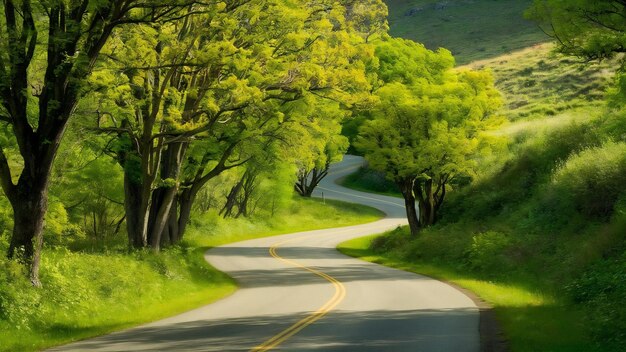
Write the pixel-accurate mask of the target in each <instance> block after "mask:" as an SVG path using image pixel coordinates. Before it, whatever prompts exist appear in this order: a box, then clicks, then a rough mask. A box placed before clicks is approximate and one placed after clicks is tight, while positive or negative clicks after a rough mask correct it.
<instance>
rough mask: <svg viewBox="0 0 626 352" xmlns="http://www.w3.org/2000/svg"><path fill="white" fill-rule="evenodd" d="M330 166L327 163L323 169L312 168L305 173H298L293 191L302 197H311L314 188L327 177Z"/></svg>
mask: <svg viewBox="0 0 626 352" xmlns="http://www.w3.org/2000/svg"><path fill="white" fill-rule="evenodd" d="M329 168H330V164H329V163H327V164H326V165H325V167H324V168H323V169H318V168H314V169H313V170H311V171H309V172H308V173H307V172H300V173H299V175H298V182H297V183H296V186H295V190H296V192H298V194H300V195H301V196H303V197H309V198H310V197H311V195H313V191H314V190H315V187H317V185H319V183H320V182H321V181H322V180H323V179H324V178H325V177H326V176H327V175H328V169H329Z"/></svg>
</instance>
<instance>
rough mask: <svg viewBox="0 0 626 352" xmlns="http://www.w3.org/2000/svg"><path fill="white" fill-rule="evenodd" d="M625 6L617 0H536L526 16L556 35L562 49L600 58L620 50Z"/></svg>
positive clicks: (623, 40)
mask: <svg viewBox="0 0 626 352" xmlns="http://www.w3.org/2000/svg"><path fill="white" fill-rule="evenodd" d="M625 9H626V5H625V4H624V3H623V2H621V1H616V0H607V1H594V0H574V1H562V0H535V1H534V3H533V6H532V7H531V8H530V9H529V10H528V11H527V13H526V16H527V17H528V18H530V19H533V20H535V21H537V22H538V23H539V24H540V25H541V26H542V28H543V29H544V30H545V31H546V32H547V33H549V34H550V35H552V36H553V37H554V38H556V39H558V43H559V49H560V50H561V51H562V52H565V53H568V54H571V55H576V56H580V57H585V58H590V59H597V58H599V59H602V58H607V57H612V56H614V55H615V54H616V53H621V52H623V48H624V46H625V44H626V42H625V39H624V34H625V33H626V24H625V23H624V19H623V17H622V15H621V14H622V13H623V12H624V10H625Z"/></svg>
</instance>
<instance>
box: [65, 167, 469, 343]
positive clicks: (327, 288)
mask: <svg viewBox="0 0 626 352" xmlns="http://www.w3.org/2000/svg"><path fill="white" fill-rule="evenodd" d="M362 163H363V160H362V159H361V158H358V157H352V156H347V157H346V159H345V160H344V162H342V163H340V164H337V165H334V166H333V168H332V172H331V174H330V175H329V176H328V177H327V179H326V180H325V181H324V182H323V183H322V184H321V185H320V187H319V189H318V191H317V193H316V196H320V197H321V196H322V192H323V196H324V197H325V198H327V199H328V198H333V199H340V200H347V201H351V202H355V203H362V204H365V205H369V206H372V207H376V208H378V209H380V210H382V211H384V212H385V213H387V214H388V216H387V218H385V219H383V220H380V221H377V222H374V223H370V224H365V225H359V226H351V227H345V228H336V229H330V230H318V231H310V232H302V233H294V234H289V235H283V236H277V237H270V238H263V239H257V240H251V241H245V242H239V243H234V244H230V245H226V246H223V247H218V248H214V249H212V250H210V251H208V252H207V253H206V255H205V258H206V260H208V261H209V262H210V263H211V264H212V265H214V266H215V267H217V268H219V269H220V270H222V271H225V272H227V273H228V274H229V275H231V276H232V277H234V278H235V279H236V280H237V281H238V282H239V284H240V286H241V288H240V289H239V290H238V291H237V292H236V293H234V294H233V295H231V296H229V297H227V298H225V299H222V300H220V301H218V302H216V303H214V304H211V305H208V306H205V307H202V308H199V309H196V310H193V311H190V312H187V313H184V314H181V315H178V316H175V317H171V318H168V319H164V320H161V321H157V322H154V323H151V324H147V325H143V326H140V327H137V328H133V329H130V330H125V331H122V332H118V333H113V334H110V335H106V336H102V337H98V338H94V339H90V340H85V341H81V342H77V343H74V344H71V345H66V346H63V347H60V348H57V349H54V350H55V351H173V350H176V351H267V350H273V349H275V350H284V351H419V352H428V351H433V352H434V351H437V352H442V351H453V352H461V351H478V350H479V348H480V341H479V312H478V309H477V307H476V306H475V304H474V303H473V302H472V300H471V299H470V298H468V297H467V296H465V295H464V294H462V293H461V292H459V291H457V290H456V289H454V288H452V287H451V286H448V285H447V284H444V283H442V282H439V281H436V280H433V279H430V278H427V277H424V276H420V275H415V274H412V273H407V272H404V271H400V270H395V269H391V268H386V267H383V266H380V265H376V264H371V263H366V262H363V261H360V260H357V259H353V258H349V257H346V256H344V255H342V254H340V253H339V252H337V251H336V250H335V247H336V245H337V244H339V243H340V242H343V241H345V240H348V239H351V238H356V237H361V236H365V235H369V234H375V233H380V232H383V231H385V230H389V229H393V228H395V227H397V226H398V225H401V224H405V223H406V220H405V216H404V209H403V206H402V202H401V201H399V200H398V199H396V198H391V197H385V196H378V195H372V194H368V193H362V192H355V191H352V190H348V189H346V188H343V187H340V186H338V185H336V184H335V183H334V181H335V180H336V179H338V178H340V177H342V176H345V175H347V174H349V173H350V172H352V171H354V170H355V169H356V168H358V167H359V166H360V165H361V164H362Z"/></svg>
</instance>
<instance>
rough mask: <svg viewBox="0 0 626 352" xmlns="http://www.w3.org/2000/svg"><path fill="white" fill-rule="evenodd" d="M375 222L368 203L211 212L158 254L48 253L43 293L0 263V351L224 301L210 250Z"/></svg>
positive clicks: (226, 281)
mask: <svg viewBox="0 0 626 352" xmlns="http://www.w3.org/2000/svg"><path fill="white" fill-rule="evenodd" d="M380 217H382V213H380V212H378V211H377V210H374V209H371V208H368V207H365V206H360V205H354V204H348V203H343V202H337V201H326V204H323V203H322V202H321V201H319V200H315V199H300V198H297V199H294V201H293V202H292V203H291V206H290V207H288V208H285V209H284V210H282V211H280V212H279V213H277V214H275V216H273V217H259V218H253V219H228V220H224V219H221V218H219V217H218V216H217V215H216V214H214V213H212V212H209V213H208V214H205V215H203V216H198V217H196V220H195V222H194V224H193V225H192V227H191V228H190V232H189V234H188V239H187V240H186V241H185V242H184V243H183V244H181V245H179V246H176V247H174V248H169V249H166V250H164V251H163V252H161V253H158V254H155V253H152V252H150V251H138V252H131V253H128V252H127V251H126V250H125V249H124V248H123V247H116V245H113V247H112V248H107V247H106V246H104V245H102V246H100V247H98V248H93V247H92V248H91V249H90V251H89V252H87V250H81V251H70V250H68V249H66V248H46V249H45V252H44V254H43V260H44V261H43V263H42V264H43V265H42V272H41V279H42V282H43V284H44V287H43V288H42V289H34V288H32V287H30V285H29V283H28V282H26V280H24V279H23V277H24V273H23V272H22V271H23V268H21V267H20V266H19V265H17V264H15V263H13V262H8V261H6V260H4V259H0V267H2V269H3V270H0V341H1V342H2V343H1V344H0V351H36V350H41V349H43V348H46V347H50V346H54V345H60V344H64V343H68V342H71V341H76V340H80V339H85V338H88V337H92V336H97V335H102V334H106V333H109V332H112V331H116V330H121V329H124V328H128V327H131V326H136V325H139V324H142V323H146V322H149V321H154V320H158V319H161V318H165V317H167V316H172V315H175V314H178V313H181V312H184V311H188V310H190V309H193V308H196V307H199V306H202V305H205V304H209V303H211V302H214V301H216V300H218V299H221V298H223V297H225V296H227V295H229V294H231V293H233V292H234V291H235V290H236V288H237V287H236V284H235V283H234V282H233V280H231V279H230V278H229V277H228V276H227V275H225V274H223V273H221V272H219V271H218V270H216V269H214V268H213V267H211V266H210V265H208V263H206V262H205V261H204V259H203V255H202V254H203V253H204V251H206V249H208V248H209V247H213V246H217V245H221V244H225V243H230V242H235V241H241V240H246V239H252V238H259V237H265V236H271V235H277V234H283V233H291V232H298V231H306V230H314V229H321V228H330V227H338V226H348V225H353V224H359V223H364V222H369V221H374V220H377V219H379V218H380ZM117 242H120V241H119V240H118V241H117Z"/></svg>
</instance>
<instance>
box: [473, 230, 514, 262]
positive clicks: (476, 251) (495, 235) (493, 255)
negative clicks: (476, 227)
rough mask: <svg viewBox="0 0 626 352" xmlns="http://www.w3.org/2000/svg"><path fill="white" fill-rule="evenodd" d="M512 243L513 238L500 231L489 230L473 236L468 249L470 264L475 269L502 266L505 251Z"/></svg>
mask: <svg viewBox="0 0 626 352" xmlns="http://www.w3.org/2000/svg"><path fill="white" fill-rule="evenodd" d="M510 244H511V239H510V238H509V237H508V236H507V235H505V234H503V233H500V232H495V231H487V232H483V233H479V234H477V235H476V236H474V237H473V238H472V244H471V246H470V248H469V249H468V251H467V257H468V259H467V260H468V264H469V265H470V267H471V268H473V269H478V270H488V269H494V268H496V267H497V266H501V265H502V264H503V263H502V262H503V253H504V252H505V249H506V248H507V247H509V246H510Z"/></svg>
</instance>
